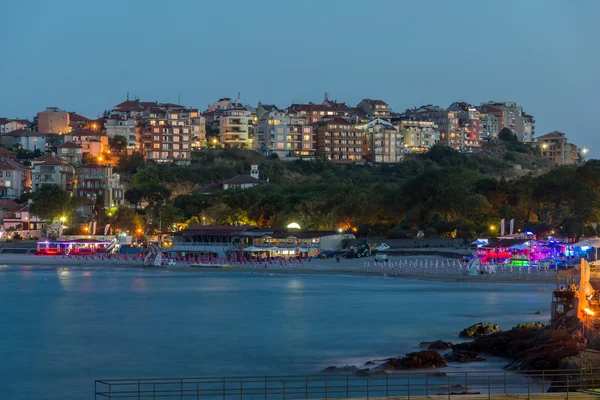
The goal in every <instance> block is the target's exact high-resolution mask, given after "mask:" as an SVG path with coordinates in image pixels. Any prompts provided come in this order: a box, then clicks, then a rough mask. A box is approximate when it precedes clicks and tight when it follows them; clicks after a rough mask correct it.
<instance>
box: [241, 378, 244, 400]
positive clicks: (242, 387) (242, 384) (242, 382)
mask: <svg viewBox="0 0 600 400" xmlns="http://www.w3.org/2000/svg"><path fill="white" fill-rule="evenodd" d="M243 398H244V381H240V400H242V399H243Z"/></svg>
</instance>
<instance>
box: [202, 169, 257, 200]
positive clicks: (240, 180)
mask: <svg viewBox="0 0 600 400" xmlns="http://www.w3.org/2000/svg"><path fill="white" fill-rule="evenodd" d="M258 176H259V173H258V165H252V166H251V167H250V175H237V176H234V177H233V178H231V179H227V180H226V181H223V182H220V183H210V184H208V185H206V186H205V187H203V188H202V189H200V190H199V191H198V192H199V193H202V194H212V193H215V192H220V191H222V190H228V189H249V188H253V187H256V186H261V185H264V184H265V183H266V182H265V181H261V180H260V179H258Z"/></svg>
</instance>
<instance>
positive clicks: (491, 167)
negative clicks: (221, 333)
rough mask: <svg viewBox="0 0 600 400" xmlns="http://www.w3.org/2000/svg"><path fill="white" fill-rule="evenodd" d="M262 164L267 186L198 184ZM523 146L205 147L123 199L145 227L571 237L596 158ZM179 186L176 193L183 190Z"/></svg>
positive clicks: (580, 219)
mask: <svg viewBox="0 0 600 400" xmlns="http://www.w3.org/2000/svg"><path fill="white" fill-rule="evenodd" d="M254 163H257V164H259V166H260V173H261V179H264V180H268V183H267V184H265V185H262V186H259V187H256V188H252V189H247V190H227V191H222V192H217V193H214V194H210V195H203V194H200V193H198V192H194V191H192V190H191V188H194V189H199V188H201V187H202V186H204V185H205V184H208V183H212V182H219V181H222V180H225V179H228V178H231V177H233V176H235V175H237V174H248V172H249V170H250V165H251V164H254ZM549 167H550V164H548V162H547V161H546V160H543V159H541V158H539V157H538V156H536V155H531V154H524V153H521V152H512V151H506V150H504V151H501V152H482V153H475V154H464V153H459V152H456V151H454V150H452V149H449V148H447V147H444V146H435V147H434V148H432V149H431V151H430V152H428V153H426V154H422V155H415V156H414V157H412V158H410V159H408V160H407V161H404V162H402V163H398V164H377V165H374V164H362V165H335V164H333V163H331V162H329V161H328V160H325V159H315V160H312V161H302V160H298V161H292V162H287V161H281V160H278V159H277V158H264V157H262V156H260V155H258V154H255V153H252V152H248V151H235V150H229V151H219V150H211V151H206V152H201V153H199V154H196V156H195V160H194V162H193V163H192V165H191V166H176V165H148V166H145V167H142V168H140V167H138V168H137V170H136V172H135V174H133V176H132V180H131V186H130V188H129V190H128V191H127V192H126V199H127V200H129V201H130V202H132V203H133V204H136V205H137V206H138V210H139V211H138V212H139V213H140V214H142V215H143V216H144V221H146V222H147V223H148V224H149V225H150V226H151V227H152V228H154V229H158V228H159V227H160V228H161V229H163V230H164V229H165V227H167V226H170V227H172V226H173V224H175V225H179V226H181V225H184V226H185V225H188V226H189V225H194V224H203V223H204V224H233V223H235V222H238V223H241V224H249V225H258V226H286V225H287V224H289V223H291V222H297V223H299V224H300V226H302V228H304V229H338V228H342V229H354V230H355V231H357V233H358V234H359V235H364V236H366V235H368V234H374V235H382V236H388V237H414V236H415V235H416V232H417V231H419V230H422V231H424V232H425V234H426V235H428V236H443V237H469V238H470V237H476V236H489V235H491V236H494V235H497V234H499V232H498V229H499V226H498V225H499V221H500V219H502V218H506V219H507V220H508V219H512V218H514V219H515V220H516V222H517V226H518V227H521V228H522V229H527V230H533V231H535V232H536V233H538V234H539V235H547V234H550V233H551V232H553V231H554V234H556V235H563V236H569V237H578V236H581V235H582V234H590V233H593V231H594V226H595V223H596V222H597V221H598V219H599V216H600V161H596V160H593V161H589V162H588V163H586V164H585V165H582V166H564V167H558V168H553V169H550V168H549ZM182 188H183V189H182Z"/></svg>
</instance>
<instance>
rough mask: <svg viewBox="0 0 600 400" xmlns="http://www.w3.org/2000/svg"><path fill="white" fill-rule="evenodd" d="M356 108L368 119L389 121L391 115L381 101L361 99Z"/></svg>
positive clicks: (385, 104)
mask: <svg viewBox="0 0 600 400" xmlns="http://www.w3.org/2000/svg"><path fill="white" fill-rule="evenodd" d="M356 107H357V108H360V109H361V110H362V111H364V112H365V114H367V116H368V117H369V118H381V119H389V118H390V117H391V113H392V112H391V110H390V109H389V106H388V104H387V103H386V102H385V101H383V100H372V99H363V100H362V101H361V102H360V103H358V105H357V106H356Z"/></svg>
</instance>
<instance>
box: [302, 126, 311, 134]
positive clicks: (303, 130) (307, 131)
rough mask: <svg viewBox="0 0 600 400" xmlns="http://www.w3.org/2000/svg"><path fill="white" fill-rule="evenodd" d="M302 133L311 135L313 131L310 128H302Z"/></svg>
mask: <svg viewBox="0 0 600 400" xmlns="http://www.w3.org/2000/svg"><path fill="white" fill-rule="evenodd" d="M302 132H304V133H311V129H310V127H304V128H302Z"/></svg>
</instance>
